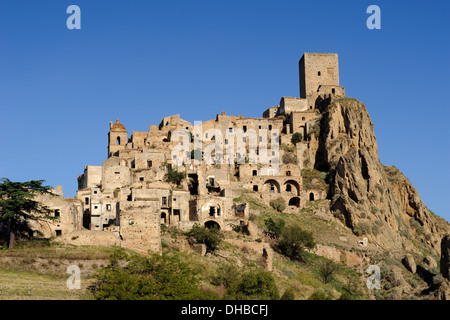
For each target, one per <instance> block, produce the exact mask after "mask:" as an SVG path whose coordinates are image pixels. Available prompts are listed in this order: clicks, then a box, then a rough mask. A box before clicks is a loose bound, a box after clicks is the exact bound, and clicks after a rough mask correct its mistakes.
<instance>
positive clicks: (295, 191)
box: [284, 180, 300, 196]
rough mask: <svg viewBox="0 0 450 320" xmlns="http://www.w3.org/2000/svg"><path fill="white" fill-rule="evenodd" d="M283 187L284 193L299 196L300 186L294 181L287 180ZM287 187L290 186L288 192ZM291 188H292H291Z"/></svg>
mask: <svg viewBox="0 0 450 320" xmlns="http://www.w3.org/2000/svg"><path fill="white" fill-rule="evenodd" d="M284 185H285V186H286V188H285V190H286V192H290V193H293V194H295V195H296V196H299V195H300V185H299V184H298V182H297V181H295V180H287V181H286V182H285V183H284ZM288 186H291V188H289V190H288ZM292 187H293V188H292Z"/></svg>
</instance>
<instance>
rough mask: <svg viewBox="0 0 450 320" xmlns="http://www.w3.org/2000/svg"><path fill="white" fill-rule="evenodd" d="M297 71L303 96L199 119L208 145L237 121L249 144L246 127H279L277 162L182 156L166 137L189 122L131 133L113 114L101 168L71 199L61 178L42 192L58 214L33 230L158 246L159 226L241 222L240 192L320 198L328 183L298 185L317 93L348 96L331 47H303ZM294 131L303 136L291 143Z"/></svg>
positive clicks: (141, 247) (91, 168)
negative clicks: (172, 175) (257, 110)
mask: <svg viewBox="0 0 450 320" xmlns="http://www.w3.org/2000/svg"><path fill="white" fill-rule="evenodd" d="M299 78H300V98H297V97H282V98H281V101H280V104H279V105H277V106H273V107H270V108H268V109H267V110H265V111H264V112H263V114H262V117H261V118H245V117H243V116H241V115H237V116H235V115H227V114H226V112H221V113H220V114H217V116H216V118H215V119H212V120H208V121H204V122H202V126H201V133H200V134H202V137H201V139H202V141H203V143H204V144H209V143H215V139H214V136H212V135H211V134H210V132H211V131H210V129H216V130H219V131H220V132H221V133H222V135H223V136H224V137H225V134H226V133H230V132H232V131H233V130H238V129H241V130H242V131H243V132H244V138H243V139H244V140H243V141H244V143H245V142H247V144H246V149H247V150H246V151H248V140H247V141H246V135H245V133H246V132H250V131H252V130H254V132H256V133H257V134H258V133H259V132H262V133H264V134H265V135H266V137H262V136H261V134H262V133H259V136H258V138H259V142H261V141H262V140H263V138H264V141H266V139H269V140H270V137H271V132H272V131H275V130H278V131H277V132H279V133H280V135H279V136H277V137H279V141H278V142H279V145H280V146H281V147H280V149H279V154H277V157H279V159H280V161H279V165H278V168H277V170H270V167H271V163H270V161H269V163H268V164H267V165H262V164H261V163H250V162H249V161H244V162H243V163H240V164H238V163H237V162H234V161H233V162H232V163H228V164H217V163H212V164H208V163H206V162H205V161H200V163H195V162H191V163H181V164H179V163H177V162H174V161H173V159H172V156H171V150H172V149H173V148H174V146H175V145H177V144H179V143H180V141H179V140H176V139H171V138H172V133H173V132H174V131H175V130H177V129H186V130H188V131H189V132H191V133H192V134H194V131H193V128H194V126H193V124H191V123H189V122H187V121H185V120H182V119H181V118H180V116H179V115H172V116H168V117H166V118H164V119H162V121H161V122H160V124H159V125H150V126H149V130H148V132H137V131H132V132H131V135H130V134H129V132H128V131H127V129H126V127H125V125H124V124H122V123H120V121H119V119H117V120H116V121H115V122H110V124H109V132H108V154H107V159H106V160H105V161H104V162H103V164H102V165H101V166H97V165H86V166H85V168H84V172H83V173H82V174H81V175H79V176H78V190H77V194H76V197H75V198H64V196H63V192H62V188H61V187H60V186H58V187H57V188H56V189H55V190H54V193H55V194H56V195H38V200H40V201H41V202H42V203H43V204H45V205H47V206H48V207H50V208H51V209H52V211H53V212H54V215H55V217H56V218H57V219H55V220H50V221H33V222H32V228H33V230H35V232H36V233H42V234H44V236H45V237H59V238H60V239H65V241H67V242H71V243H74V244H104V245H120V246H122V247H126V248H129V249H131V250H135V251H137V252H141V253H148V252H159V251H160V250H161V240H160V228H161V225H167V226H169V227H173V228H179V229H181V230H190V229H191V228H192V226H193V225H194V224H200V225H202V226H206V227H211V226H215V227H218V228H220V229H222V230H231V229H232V227H233V226H234V225H243V224H247V223H248V218H249V208H248V204H247V203H237V202H236V201H233V199H236V198H238V197H239V196H240V195H241V193H242V192H245V191H248V192H254V193H257V194H258V195H259V197H260V199H261V201H264V202H267V203H269V202H270V200H273V199H277V198H280V197H281V198H283V199H284V200H285V201H286V203H287V204H288V208H287V209H286V211H288V212H296V213H298V212H299V210H300V208H302V206H303V205H304V204H305V203H306V201H313V200H318V199H323V198H325V197H326V196H327V192H326V190H325V189H324V188H316V187H315V186H314V185H312V184H311V185H309V187H304V184H303V181H302V175H301V170H302V169H308V168H311V169H312V168H313V163H314V159H313V157H314V156H315V153H314V152H312V151H310V147H311V145H312V144H314V143H316V144H317V142H315V141H314V139H315V138H314V136H313V135H311V132H312V131H313V130H314V128H315V124H316V121H317V119H318V117H319V116H320V112H319V111H318V109H317V108H316V104H317V101H318V100H320V99H326V98H327V97H330V96H331V95H333V96H342V97H344V96H345V91H344V88H343V87H342V86H340V85H339V67H338V56H337V54H335V53H305V54H304V55H303V57H302V58H301V59H300V61H299ZM295 133H300V134H301V136H300V141H298V142H297V143H295V144H294V143H293V142H292V136H293V134H295ZM195 134H196V136H195V137H193V139H195V138H199V137H198V135H199V133H198V132H197V133H195ZM208 134H209V136H208ZM297 135H298V134H297ZM225 144H228V141H225ZM192 150H193V148H192ZM233 152H235V153H236V157H235V159H237V158H238V157H239V156H242V151H241V150H238V149H237V148H236V149H234V150H233ZM256 152H257V153H258V150H256ZM264 152H269V159H270V156H271V155H274V152H272V154H270V152H271V151H270V148H269V147H268V148H267V150H265V151H264ZM237 153H239V154H237ZM245 154H246V155H248V152H246V153H245ZM292 158H294V159H295V161H292ZM168 167H170V168H173V169H174V170H177V171H178V172H183V173H185V179H183V180H182V181H181V182H180V183H179V184H176V183H171V182H169V181H167V179H165V177H166V173H167V170H168Z"/></svg>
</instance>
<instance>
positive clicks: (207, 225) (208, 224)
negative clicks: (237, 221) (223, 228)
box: [205, 220, 220, 230]
mask: <svg viewBox="0 0 450 320" xmlns="http://www.w3.org/2000/svg"><path fill="white" fill-rule="evenodd" d="M205 228H208V229H212V228H214V229H217V230H220V224H218V223H217V222H215V221H211V220H209V221H206V222H205Z"/></svg>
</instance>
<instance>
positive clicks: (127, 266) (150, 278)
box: [90, 250, 218, 300]
mask: <svg viewBox="0 0 450 320" xmlns="http://www.w3.org/2000/svg"><path fill="white" fill-rule="evenodd" d="M198 273H199V272H198V271H195V270H193V269H190V268H189V266H188V264H187V263H184V262H181V261H180V260H179V259H178V258H177V257H174V256H168V255H162V256H160V255H158V254H155V255H153V256H151V257H149V258H148V257H143V256H138V255H133V256H129V255H128V254H126V253H125V252H124V251H123V250H117V251H115V252H114V253H113V254H112V255H111V257H110V262H109V264H108V266H107V267H106V268H104V269H102V270H100V271H99V272H98V273H97V274H96V280H95V282H94V284H93V285H92V286H91V287H90V290H91V291H92V293H93V295H94V297H95V298H96V299H98V300H212V299H218V296H217V294H215V293H212V292H207V291H203V290H201V289H200V288H199V284H200V279H199V277H198Z"/></svg>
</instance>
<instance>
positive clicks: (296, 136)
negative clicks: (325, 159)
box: [291, 132, 303, 145]
mask: <svg viewBox="0 0 450 320" xmlns="http://www.w3.org/2000/svg"><path fill="white" fill-rule="evenodd" d="M302 140H303V135H302V134H301V133H300V132H296V133H294V134H293V135H292V138H291V142H292V144H294V145H296V144H297V143H298V142H300V141H302Z"/></svg>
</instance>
